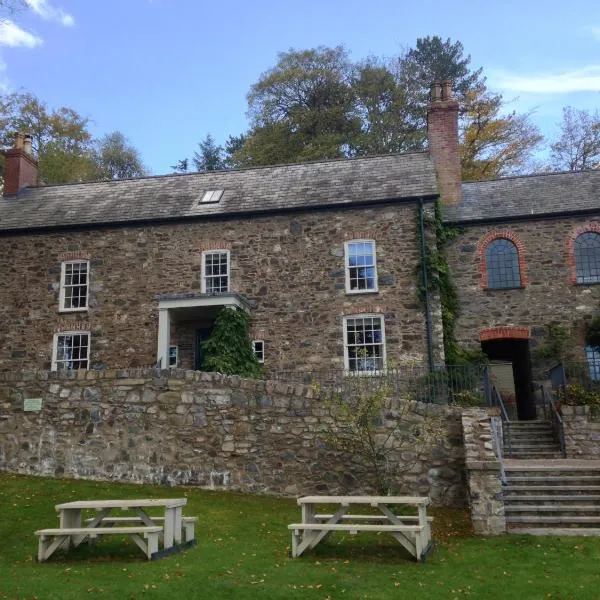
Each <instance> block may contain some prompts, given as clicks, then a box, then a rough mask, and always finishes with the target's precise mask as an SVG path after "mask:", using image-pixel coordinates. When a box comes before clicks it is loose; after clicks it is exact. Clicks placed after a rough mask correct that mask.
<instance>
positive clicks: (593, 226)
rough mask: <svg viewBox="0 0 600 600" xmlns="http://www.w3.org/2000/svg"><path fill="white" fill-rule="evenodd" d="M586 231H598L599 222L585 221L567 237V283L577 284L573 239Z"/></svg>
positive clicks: (599, 227)
mask: <svg viewBox="0 0 600 600" xmlns="http://www.w3.org/2000/svg"><path fill="white" fill-rule="evenodd" d="M588 231H594V232H595V233H600V223H595V222H591V223H586V224H585V225H580V226H579V227H577V228H576V229H574V230H573V231H572V232H571V235H569V237H568V239H567V266H568V269H569V283H570V284H572V285H577V270H576V268H575V240H576V239H577V238H578V237H579V236H580V235H581V234H582V233H587V232H588Z"/></svg>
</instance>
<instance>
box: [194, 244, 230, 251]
mask: <svg viewBox="0 0 600 600" xmlns="http://www.w3.org/2000/svg"><path fill="white" fill-rule="evenodd" d="M198 250H231V243H230V242H198Z"/></svg>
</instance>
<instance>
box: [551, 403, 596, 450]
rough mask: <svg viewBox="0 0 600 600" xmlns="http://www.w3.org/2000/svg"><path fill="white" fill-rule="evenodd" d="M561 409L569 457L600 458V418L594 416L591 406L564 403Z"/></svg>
mask: <svg viewBox="0 0 600 600" xmlns="http://www.w3.org/2000/svg"><path fill="white" fill-rule="evenodd" d="M560 411H561V413H562V419H563V429H564V433H565V452H566V455H567V458H580V459H589V460H598V459H600V419H598V418H593V417H592V415H591V414H590V407H589V406H567V405H565V404H563V405H562V406H561V409H560Z"/></svg>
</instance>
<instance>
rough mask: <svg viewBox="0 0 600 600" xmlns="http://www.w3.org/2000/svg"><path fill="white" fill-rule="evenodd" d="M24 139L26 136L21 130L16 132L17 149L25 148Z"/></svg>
mask: <svg viewBox="0 0 600 600" xmlns="http://www.w3.org/2000/svg"><path fill="white" fill-rule="evenodd" d="M24 139H25V136H24V135H23V134H22V133H21V132H20V131H17V133H15V148H16V149H17V150H21V149H22V148H23V141H24Z"/></svg>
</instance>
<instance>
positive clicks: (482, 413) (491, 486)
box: [462, 408, 506, 535]
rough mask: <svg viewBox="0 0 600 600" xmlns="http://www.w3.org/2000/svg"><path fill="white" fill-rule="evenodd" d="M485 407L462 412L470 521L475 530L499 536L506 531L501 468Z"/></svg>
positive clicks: (489, 418)
mask: <svg viewBox="0 0 600 600" xmlns="http://www.w3.org/2000/svg"><path fill="white" fill-rule="evenodd" d="M493 419H497V417H490V416H489V415H488V411H487V409H480V408H471V409H467V410H464V411H463V414H462V426H463V432H464V440H465V462H466V468H467V485H468V490H469V504H470V506H471V521H472V522H473V528H474V530H475V533H479V534H484V535H499V534H501V533H504V532H505V531H506V518H505V516H504V501H503V499H502V479H501V475H502V467H501V463H500V461H499V460H498V457H497V456H496V451H495V450H494V436H493V431H492V429H493V427H492V421H493Z"/></svg>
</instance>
